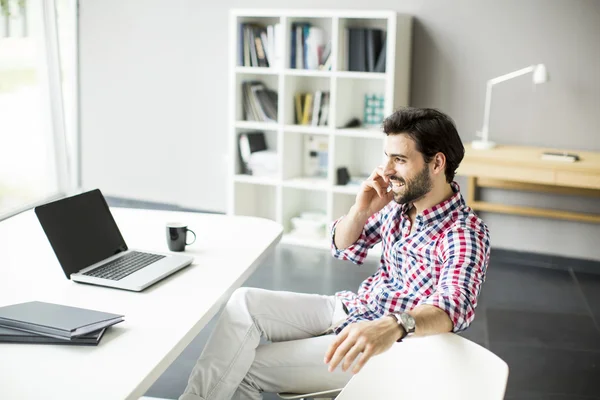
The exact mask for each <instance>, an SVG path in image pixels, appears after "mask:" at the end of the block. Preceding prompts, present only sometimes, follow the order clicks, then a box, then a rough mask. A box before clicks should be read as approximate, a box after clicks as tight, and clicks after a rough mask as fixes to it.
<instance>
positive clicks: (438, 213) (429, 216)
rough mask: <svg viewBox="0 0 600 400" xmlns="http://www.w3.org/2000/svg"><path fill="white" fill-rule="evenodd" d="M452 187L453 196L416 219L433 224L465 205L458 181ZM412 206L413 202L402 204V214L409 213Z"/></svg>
mask: <svg viewBox="0 0 600 400" xmlns="http://www.w3.org/2000/svg"><path fill="white" fill-rule="evenodd" d="M450 187H452V191H453V192H454V195H452V197H450V198H449V199H447V200H444V201H442V202H441V203H438V204H436V205H435V206H433V207H431V208H428V209H426V210H424V211H423V213H422V214H419V215H417V217H416V220H417V221H419V220H422V222H423V223H424V224H426V225H427V224H431V223H432V222H435V221H438V220H441V219H444V218H445V217H446V216H447V215H448V214H450V213H451V212H452V211H454V210H456V209H459V208H461V207H464V206H465V200H464V199H463V197H462V195H461V194H460V186H459V185H458V183H456V182H452V183H451V184H450ZM412 207H413V205H412V203H405V204H402V208H401V210H402V214H406V213H408V211H409V210H410V209H411V208H412Z"/></svg>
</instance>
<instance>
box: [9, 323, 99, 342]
mask: <svg viewBox="0 0 600 400" xmlns="http://www.w3.org/2000/svg"><path fill="white" fill-rule="evenodd" d="M105 331H106V328H104V329H100V330H99V331H96V332H90V333H88V334H87V335H82V336H76V337H74V338H73V339H71V340H65V339H57V338H54V337H49V336H42V335H38V334H36V333H31V332H23V331H19V330H16V329H9V328H3V327H0V343H38V344H70V345H75V346H96V345H98V343H100V339H102V336H103V335H104V332H105Z"/></svg>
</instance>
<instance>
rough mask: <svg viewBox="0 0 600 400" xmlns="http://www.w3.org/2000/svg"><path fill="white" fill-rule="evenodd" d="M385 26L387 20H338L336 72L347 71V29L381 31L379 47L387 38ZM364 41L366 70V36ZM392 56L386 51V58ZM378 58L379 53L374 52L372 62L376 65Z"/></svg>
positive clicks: (388, 47) (348, 41) (388, 48)
mask: <svg viewBox="0 0 600 400" xmlns="http://www.w3.org/2000/svg"><path fill="white" fill-rule="evenodd" d="M387 24H388V19H387V18H340V20H339V24H338V37H339V39H338V43H339V44H340V46H338V51H337V57H338V58H337V62H338V63H337V66H338V67H337V70H338V71H349V65H348V54H349V49H348V47H349V45H350V40H349V37H348V36H349V31H348V29H379V30H381V31H383V36H382V38H381V40H382V42H381V45H383V44H385V43H387V41H386V40H385V38H386V36H387ZM363 40H364V41H365V54H364V56H365V60H364V63H365V68H368V64H369V63H368V60H367V50H366V46H367V38H366V36H365V37H364V39H363ZM390 48H391V46H389V45H388V46H387V49H386V50H390ZM390 55H391V56H393V54H390V52H389V51H388V52H387V54H386V56H390ZM378 58H379V52H377V51H376V52H375V53H374V60H373V63H374V64H376V63H377V59H378ZM349 72H358V71H349ZM386 72H387V71H386ZM371 73H372V72H371Z"/></svg>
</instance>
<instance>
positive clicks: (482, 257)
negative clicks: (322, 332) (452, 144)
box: [331, 182, 490, 333]
mask: <svg viewBox="0 0 600 400" xmlns="http://www.w3.org/2000/svg"><path fill="white" fill-rule="evenodd" d="M451 186H452V190H453V191H454V195H453V196H452V197H451V198H450V199H448V200H446V201H444V202H442V203H440V204H437V205H436V206H434V207H432V208H430V209H427V210H425V211H423V213H422V215H417V216H416V218H415V224H416V227H415V229H414V231H413V233H412V234H410V230H411V222H410V219H409V217H408V211H409V210H410V208H411V205H410V204H402V205H401V204H398V203H396V202H395V201H393V200H392V201H391V202H390V203H389V204H388V205H386V206H385V207H384V208H383V209H382V210H381V211H379V212H378V213H376V214H373V215H372V216H371V217H370V218H369V219H368V220H367V223H366V224H365V227H364V229H363V232H362V234H361V235H360V237H359V238H358V240H357V241H356V242H355V243H354V244H353V245H351V246H350V247H348V248H346V249H343V250H338V249H337V248H336V246H335V241H334V240H333V239H334V235H335V228H336V226H337V224H338V222H339V221H340V220H341V218H340V219H338V220H337V221H335V222H334V223H333V225H332V227H331V238H332V253H333V256H334V257H335V258H340V259H342V260H350V261H352V262H353V263H355V264H362V263H363V261H364V259H365V257H366V256H367V251H368V250H369V249H370V248H372V247H373V246H374V245H375V244H377V243H379V242H382V250H383V251H382V255H381V260H380V265H379V269H378V270H377V272H375V273H374V274H373V275H371V276H370V277H369V278H367V279H366V280H365V281H364V282H363V283H362V285H361V287H360V288H359V290H358V294H355V293H353V292H349V291H344V292H338V293H336V296H337V297H338V298H340V299H341V300H342V302H343V303H344V305H345V306H346V308H347V310H348V314H349V316H348V318H347V320H346V322H344V323H343V324H342V325H340V326H338V327H337V328H336V330H335V332H336V333H339V332H341V331H342V329H343V328H344V327H345V326H346V325H348V324H351V323H353V322H356V321H361V320H375V319H378V318H381V317H383V316H385V315H387V314H389V313H392V312H395V313H397V312H402V311H410V310H412V309H413V308H415V307H416V306H418V305H420V304H430V305H433V306H436V307H438V308H440V309H442V310H444V311H445V312H446V313H447V314H448V316H449V317H450V319H451V320H452V322H453V324H454V328H453V330H454V332H459V331H462V330H464V329H466V328H467V327H468V326H469V324H470V323H471V322H472V321H473V318H474V317H475V307H476V306H477V297H478V296H479V292H480V290H481V285H482V283H483V282H484V281H485V273H486V269H487V264H488V261H489V257H490V237H489V232H488V228H487V226H486V225H485V224H484V223H483V221H482V220H481V219H479V217H477V215H475V213H474V212H473V210H471V209H470V208H469V207H467V206H466V204H465V201H464V199H463V197H462V195H461V194H460V188H459V186H458V184H457V183H456V182H452V185H451ZM342 218H343V217H342Z"/></svg>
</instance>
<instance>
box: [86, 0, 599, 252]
mask: <svg viewBox="0 0 600 400" xmlns="http://www.w3.org/2000/svg"><path fill="white" fill-rule="evenodd" d="M80 1H81V15H80V25H81V27H80V31H81V43H80V46H81V49H80V65H81V123H82V158H83V161H82V174H83V183H84V186H85V187H100V188H101V189H103V191H104V192H105V193H106V194H110V195H116V196H123V197H128V198H134V199H141V200H150V201H161V202H168V203H175V204H180V205H183V206H187V207H193V208H197V209H204V210H212V211H225V204H226V201H225V199H226V195H227V193H226V188H227V185H226V182H225V179H226V170H225V168H226V163H225V161H224V157H225V154H226V152H227V146H226V143H227V142H226V140H227V139H226V132H227V126H226V124H227V117H228V116H227V79H228V70H227V68H228V66H229V60H228V59H227V57H228V52H227V48H226V45H227V43H228V38H227V35H228V27H227V23H228V15H229V14H228V10H229V9H230V8H234V7H235V8H248V7H257V8H261V7H284V6H285V5H284V4H281V3H280V2H278V1H275V0H255V1H245V0H243V1H242V0H238V1H233V0H223V1H220V2H206V1H200V0H197V1H192V0H187V1H186V0H169V1H168V2H167V1H158V0H127V1H123V0H121V1H119V0H103V1H92V0H80ZM302 4H303V6H304V7H306V8H340V7H344V8H357V9H360V8H364V9H393V10H396V11H398V12H405V13H409V14H413V15H415V17H416V23H415V29H414V44H413V46H414V51H413V69H412V70H413V77H412V83H411V87H412V96H411V105H414V106H422V107H426V106H427V107H437V108H440V109H441V110H442V111H445V112H447V113H448V114H449V115H451V116H452V117H453V118H454V119H455V121H456V123H457V126H458V129H459V132H460V133H461V136H462V138H463V140H464V141H465V142H467V141H470V140H472V139H473V138H474V132H475V131H476V130H478V129H479V128H480V126H481V118H482V111H483V101H484V94H485V81H486V80H487V79H489V78H491V77H494V76H498V75H501V74H503V73H506V72H510V71H512V70H515V69H518V68H521V67H523V66H526V65H529V64H532V63H538V62H544V63H545V64H546V65H547V67H548V69H549V72H550V75H551V79H552V80H551V82H550V83H549V84H546V85H542V86H539V87H538V88H536V90H535V91H533V90H532V88H531V84H530V83H529V82H530V81H529V80H528V79H527V78H523V79H520V80H519V79H516V80H513V81H510V82H507V83H505V84H503V85H502V87H500V86H499V87H498V89H497V90H495V94H494V105H493V110H492V117H491V125H492V126H491V131H492V133H491V135H492V139H494V140H496V141H498V142H500V143H514V144H522V145H545V146H553V147H567V148H572V149H590V150H600V112H598V110H600V76H599V75H598V71H600V46H598V45H597V39H598V37H600V2H598V1H595V0H570V1H563V0H527V1H522V0H505V1H493V0H460V1H459V0H455V1H447V0H404V1H402V2H397V1H393V0H370V1H368V2H367V1H359V0H348V1H344V2H342V1H334V0H322V1H318V0H306V1H304V2H303V3H302ZM463 188H466V187H465V186H463ZM484 195H485V196H486V197H490V198H492V199H494V200H500V201H505V200H507V199H508V200H512V199H513V198H514V200H515V201H517V202H521V201H523V202H533V203H541V202H544V203H547V204H546V206H548V207H557V208H571V209H579V208H580V207H583V206H584V205H585V207H586V208H587V209H590V210H591V211H596V212H599V213H600V204H599V203H600V202H598V201H597V199H595V200H594V201H592V200H589V199H578V198H574V199H570V198H567V197H565V196H547V195H525V194H519V193H517V194H516V195H512V194H507V193H502V192H495V191H489V192H486V193H484ZM482 216H483V218H484V219H485V221H486V222H487V223H488V224H489V226H490V228H491V230H492V244H493V245H494V246H495V247H501V248H508V249H516V250H526V251H533V252H542V253H550V254H560V255H563V256H574V257H582V258H589V259H596V260H600V246H598V245H597V243H598V242H600V225H592V224H583V223H574V222H565V221H555V220H547V219H538V218H525V217H507V216H503V215H496V214H489V213H483V214H482Z"/></svg>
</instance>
